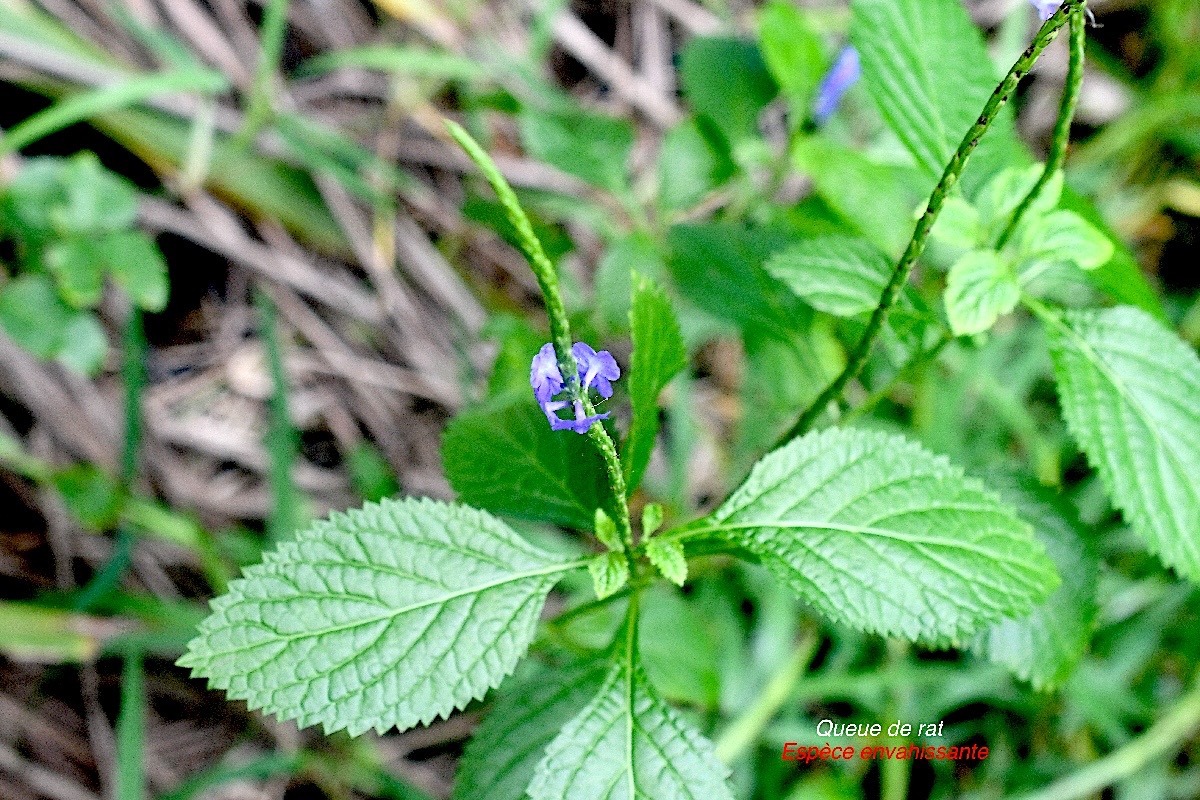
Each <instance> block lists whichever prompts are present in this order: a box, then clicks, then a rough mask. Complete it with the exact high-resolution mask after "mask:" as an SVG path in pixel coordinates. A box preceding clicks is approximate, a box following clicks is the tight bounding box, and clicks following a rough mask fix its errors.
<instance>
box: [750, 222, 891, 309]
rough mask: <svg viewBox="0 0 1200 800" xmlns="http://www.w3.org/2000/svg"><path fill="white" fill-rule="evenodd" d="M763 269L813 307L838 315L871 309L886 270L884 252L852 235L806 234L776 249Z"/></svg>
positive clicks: (888, 273)
mask: <svg viewBox="0 0 1200 800" xmlns="http://www.w3.org/2000/svg"><path fill="white" fill-rule="evenodd" d="M766 269H767V272H769V273H771V274H772V275H774V276H775V277H776V278H777V279H778V280H780V281H782V282H783V283H785V284H787V285H788V286H789V287H790V288H791V290H792V291H793V292H795V293H796V295H797V296H799V297H800V298H802V299H803V300H804V302H806V303H808V304H809V305H810V306H812V307H813V308H816V309H818V310H820V311H824V312H826V313H828V314H834V315H836V316H839V317H852V316H855V315H856V314H865V313H867V312H869V311H872V310H874V308H875V306H876V305H878V303H879V297H880V295H882V294H883V289H884V287H885V286H887V283H888V279H889V278H890V277H891V275H892V265H891V263H890V261H889V259H888V257H887V256H885V255H884V254H883V253H881V252H879V250H878V249H877V248H876V247H875V246H874V245H872V244H871V243H870V242H868V241H867V240H865V239H861V238H858V237H855V236H821V237H818V238H815V239H806V240H805V241H802V242H800V243H799V244H796V245H793V246H792V247H789V248H787V249H786V250H783V251H781V252H779V253H776V254H775V255H774V256H772V257H771V260H770V261H768V262H767V264H766Z"/></svg>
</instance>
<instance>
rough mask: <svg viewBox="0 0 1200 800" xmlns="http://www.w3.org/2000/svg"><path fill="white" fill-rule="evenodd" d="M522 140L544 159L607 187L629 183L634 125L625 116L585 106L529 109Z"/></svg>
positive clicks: (522, 120) (618, 187)
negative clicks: (609, 113) (629, 164)
mask: <svg viewBox="0 0 1200 800" xmlns="http://www.w3.org/2000/svg"><path fill="white" fill-rule="evenodd" d="M520 123H521V141H522V142H524V144H525V147H526V148H527V149H528V150H529V152H530V153H531V154H532V155H533V156H535V157H536V158H538V159H539V160H541V161H545V162H546V163H548V164H552V165H554V166H556V167H558V168H559V169H561V170H562V171H563V172H567V173H570V174H571V175H575V176H576V177H578V178H581V179H582V180H584V181H586V182H588V183H590V184H592V185H593V186H599V187H601V188H604V189H609V190H612V191H620V190H621V189H623V188H624V187H626V186H627V185H628V182H629V178H628V162H629V153H630V151H631V150H632V149H633V138H634V131H633V126H632V125H631V124H630V123H629V122H628V121H627V120H624V119H618V118H617V117H609V116H605V115H603V114H593V113H591V112H588V111H584V110H583V109H577V108H565V107H564V108H562V109H559V110H556V111H552V112H551V111H535V110H528V109H527V110H525V111H523V112H522V113H521V118H520Z"/></svg>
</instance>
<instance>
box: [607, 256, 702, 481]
mask: <svg viewBox="0 0 1200 800" xmlns="http://www.w3.org/2000/svg"><path fill="white" fill-rule="evenodd" d="M629 325H630V328H631V330H632V337H633V356H632V362H633V363H632V364H630V369H629V397H630V400H631V401H632V404H633V422H632V424H631V425H630V427H629V437H628V438H627V439H626V440H625V447H624V451H623V453H622V455H623V457H624V462H625V482H626V483H627V484H628V488H629V491H630V492H633V490H634V489H636V488H637V486H638V484H639V483H641V480H642V473H643V472H644V471H645V470H646V464H648V463H649V462H650V452H651V451H652V450H653V449H654V439H655V437H656V436H657V435H658V395H659V393H660V392H661V391H662V390H663V387H665V386H666V385H667V383H668V382H670V380H671V378H673V377H675V375H676V373H678V372H679V371H680V370H681V369H683V368H684V367H685V366H687V351H686V350H685V349H684V347H683V336H682V335H681V334H680V333H679V323H678V322H677V321H676V319H675V312H674V310H673V309H672V308H671V300H670V298H668V297H667V294H666V292H664V291H663V290H662V289H661V288H659V287H658V286H657V285H655V284H654V283H653V282H652V281H650V280H648V279H647V278H643V277H640V276H636V277H635V278H634V286H633V304H632V307H631V308H630V309H629Z"/></svg>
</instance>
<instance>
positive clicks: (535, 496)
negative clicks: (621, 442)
mask: <svg viewBox="0 0 1200 800" xmlns="http://www.w3.org/2000/svg"><path fill="white" fill-rule="evenodd" d="M527 363H528V362H527ZM528 391H529V384H528V383H527V382H526V383H525V389H524V391H522V392H521V393H520V394H519V395H517V396H514V397H509V398H506V399H503V400H501V401H500V402H498V403H496V404H492V405H489V406H486V407H483V408H479V409H474V410H470V411H464V412H463V413H461V414H459V415H458V416H457V417H455V418H454V419H453V420H451V422H450V424H449V425H448V426H446V431H445V433H444V434H443V435H442V463H443V465H444V466H445V470H446V478H447V479H448V480H449V481H450V485H451V486H452V487H454V491H456V492H458V496H459V499H460V500H462V501H463V502H464V503H468V504H470V505H473V506H478V507H480V508H484V509H486V510H488V511H492V512H495V513H497V514H507V515H509V516H512V517H518V518H521V519H530V520H537V521H544V522H553V523H556V524H559V525H565V526H567V527H571V528H577V529H579V530H588V529H590V528H591V526H592V524H593V523H594V522H595V512H596V509H597V508H600V507H601V506H602V504H603V500H604V498H606V497H607V492H608V488H607V486H608V482H607V478H606V477H605V474H604V463H603V462H602V461H601V460H600V455H599V454H598V453H597V452H596V448H594V447H592V446H590V445H589V443H588V441H587V439H586V438H585V437H582V436H574V435H570V436H567V435H563V434H562V433H561V432H556V431H552V430H550V425H549V423H547V422H546V417H545V416H544V415H543V414H542V412H541V411H540V410H539V409H538V407H537V404H536V403H535V402H534V399H533V395H532V393H528V394H527V392H528Z"/></svg>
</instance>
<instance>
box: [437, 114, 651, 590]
mask: <svg viewBox="0 0 1200 800" xmlns="http://www.w3.org/2000/svg"><path fill="white" fill-rule="evenodd" d="M445 122H446V130H447V131H449V133H450V136H451V137H453V138H454V141H455V142H457V143H458V146H459V147H461V148H462V149H463V151H464V152H465V153H466V154H467V155H468V156H469V157H470V158H471V160H472V161H474V162H475V165H476V166H477V167H479V169H480V171H481V172H482V173H483V176H484V177H485V178H486V179H487V182H488V183H489V184H491V187H492V191H494V192H495V193H496V197H497V198H498V199H499V201H500V205H501V207H502V208H503V209H504V213H505V215H506V216H507V217H508V221H509V223H510V224H511V225H512V226H513V229H514V230H515V231H516V233H517V242H518V243H519V244H520V246H521V250H522V251H523V252H524V253H525V256H526V258H528V259H529V266H530V268H531V269H532V270H533V274H534V276H535V277H536V278H537V282H538V287H539V288H540V289H541V290H542V298H543V299H544V301H545V303H546V316H547V317H549V319H550V340H551V342H552V343H553V344H554V353H555V355H556V356H557V357H558V368H559V370H560V371H561V372H562V374H563V375H564V376H568V375H575V374H577V373H578V371H579V367H578V365H577V364H576V363H575V357H574V356H573V355H571V342H572V338H571V323H570V320H568V318H567V309H566V306H564V305H563V300H562V293H561V292H560V291H559V288H558V272H557V271H556V270H555V268H554V264H553V263H552V262H551V261H550V258H549V257H548V256H547V255H546V251H545V250H544V249H543V248H542V243H541V241H540V240H539V239H538V238H537V234H535V233H534V232H533V225H532V224H531V223H530V222H529V217H528V216H527V215H526V214H525V210H524V209H523V208H521V204H520V202H518V200H517V195H516V193H515V192H514V191H513V190H512V187H511V186H509V185H508V181H507V180H505V178H504V175H502V174H501V172H500V169H499V168H498V167H497V166H496V163H495V162H494V161H492V159H491V158H490V157H489V156H488V154H487V153H486V152H485V151H484V149H483V148H482V147H481V146H480V145H479V143H478V142H477V141H475V139H474V138H473V137H472V136H471V134H469V133H467V131H466V130H465V129H464V128H463V127H462V126H461V125H459V124H457V123H456V122H453V121H452V120H446V121H445ZM568 390H569V391H570V392H571V393H572V395H573V397H572V400H579V401H581V402H582V403H583V407H584V411H585V412H586V413H587V415H588V416H591V415H592V414H594V413H595V408H594V407H593V406H592V403H591V400H589V399H588V398H587V396H586V393H584V392H583V391H582V389H581V388H580V387H579V385H578V381H575V380H571V381H570V382H569V387H568ZM588 436H589V437H590V438H591V440H592V442H593V443H594V444H595V445H596V448H597V449H598V450H599V451H600V455H601V456H602V457H603V459H604V468H605V470H606V471H607V472H608V483H609V487H610V488H611V490H612V494H613V502H614V503H615V504H616V510H617V526H618V529H619V530H620V532H621V541H622V543H623V544H624V546H625V556H626V558H627V560H628V561H629V574H630V577H631V578H635V577H637V562H636V559H635V558H634V552H633V544H634V543H633V526H632V525H631V524H630V521H629V503H628V502H627V501H626V498H625V494H626V487H625V472H624V470H622V469H621V460H620V458H619V457H618V456H617V446H616V444H614V443H613V440H612V437H611V436H609V435H608V431H606V430H605V429H604V425H602V424H601V423H599V422H596V423H594V424H593V425H592V427H591V428H590V429H589V430H588Z"/></svg>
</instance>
